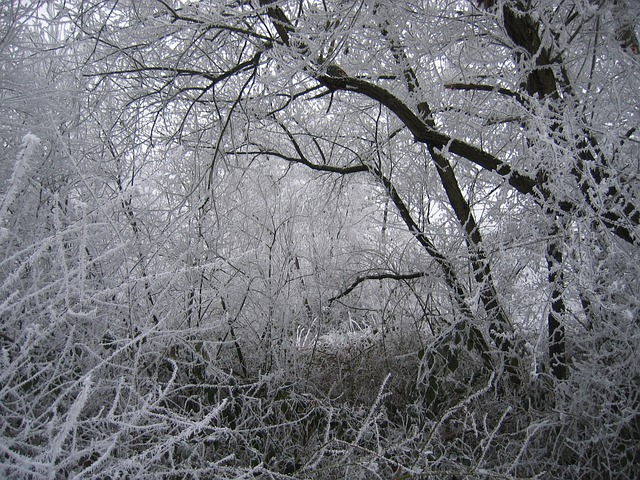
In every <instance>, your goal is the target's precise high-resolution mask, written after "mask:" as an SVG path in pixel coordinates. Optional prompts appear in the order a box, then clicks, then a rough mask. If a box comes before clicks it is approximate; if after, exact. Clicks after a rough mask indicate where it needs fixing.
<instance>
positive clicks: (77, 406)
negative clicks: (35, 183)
mask: <svg viewBox="0 0 640 480" xmlns="http://www.w3.org/2000/svg"><path fill="white" fill-rule="evenodd" d="M91 385H92V381H91V375H88V376H87V377H86V378H85V379H84V381H83V382H82V390H81V391H80V394H79V395H78V397H77V398H76V399H75V401H74V402H73V405H71V407H70V408H69V412H68V413H67V418H66V419H65V420H64V423H63V425H62V428H61V430H60V432H59V433H58V435H56V437H55V438H54V439H53V441H52V442H51V448H50V449H49V451H48V452H46V455H47V456H48V457H49V458H48V460H49V461H50V462H51V465H52V466H53V465H55V462H56V460H57V459H58V457H59V456H60V455H61V453H62V447H63V445H64V442H65V440H66V438H67V437H68V435H69V432H70V431H71V430H72V429H73V428H74V427H75V426H76V423H77V422H78V417H79V416H80V412H82V409H83V408H84V406H85V404H86V403H87V399H88V398H89V392H90V390H91ZM55 474H56V472H55V469H52V470H51V471H50V477H49V478H55Z"/></svg>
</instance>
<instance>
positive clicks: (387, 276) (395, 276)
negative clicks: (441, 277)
mask: <svg viewBox="0 0 640 480" xmlns="http://www.w3.org/2000/svg"><path fill="white" fill-rule="evenodd" d="M426 275H427V273H426V272H415V273H376V274H371V275H364V276H362V277H357V278H356V279H355V280H354V281H353V283H351V285H349V286H348V287H347V288H345V289H344V290H343V291H342V292H340V293H339V294H338V295H336V296H335V297H331V298H330V299H329V303H332V302H335V301H336V300H338V299H340V298H342V297H346V296H347V295H349V294H350V293H351V292H352V291H353V290H354V289H355V288H356V287H357V286H358V285H360V284H361V283H363V282H366V281H368V280H413V279H415V278H420V277H424V276H426Z"/></svg>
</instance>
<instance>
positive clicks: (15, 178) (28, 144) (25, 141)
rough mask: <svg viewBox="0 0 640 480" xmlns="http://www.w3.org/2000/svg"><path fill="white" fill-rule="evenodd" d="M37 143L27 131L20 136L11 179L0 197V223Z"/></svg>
mask: <svg viewBox="0 0 640 480" xmlns="http://www.w3.org/2000/svg"><path fill="white" fill-rule="evenodd" d="M39 145H40V139H39V138H38V137H37V136H36V135H34V134H32V133H27V134H26V135H25V136H24V137H22V145H21V146H20V152H19V153H18V157H17V158H16V164H15V166H14V167H13V173H12V174H11V179H10V180H9V188H8V189H7V193H6V194H5V195H4V197H3V198H2V203H0V224H1V223H2V222H3V221H4V220H5V218H6V216H7V212H8V210H9V207H10V206H11V205H12V204H13V202H15V200H16V197H17V196H18V192H19V191H20V189H21V188H22V183H23V181H24V178H25V177H26V176H27V173H28V172H29V167H30V162H31V159H32V158H33V155H34V152H35V150H36V148H37V147H38V146H39ZM4 236H5V235H4V232H3V233H2V236H1V237H0V239H1V238H2V237H4Z"/></svg>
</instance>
